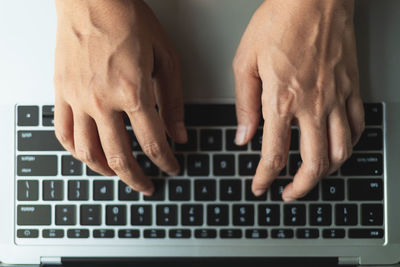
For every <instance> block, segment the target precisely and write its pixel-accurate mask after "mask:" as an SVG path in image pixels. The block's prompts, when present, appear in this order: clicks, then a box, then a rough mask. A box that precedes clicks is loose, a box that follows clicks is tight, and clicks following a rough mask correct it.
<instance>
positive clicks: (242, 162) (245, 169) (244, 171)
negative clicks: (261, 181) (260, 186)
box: [239, 154, 260, 176]
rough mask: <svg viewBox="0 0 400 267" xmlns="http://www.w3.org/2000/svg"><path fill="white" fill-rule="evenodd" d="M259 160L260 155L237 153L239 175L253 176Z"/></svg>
mask: <svg viewBox="0 0 400 267" xmlns="http://www.w3.org/2000/svg"><path fill="white" fill-rule="evenodd" d="M259 161H260V155H256V154H253V155H251V154H250V155H239V175H241V176H254V175H255V173H256V169H257V166H258V162H259Z"/></svg>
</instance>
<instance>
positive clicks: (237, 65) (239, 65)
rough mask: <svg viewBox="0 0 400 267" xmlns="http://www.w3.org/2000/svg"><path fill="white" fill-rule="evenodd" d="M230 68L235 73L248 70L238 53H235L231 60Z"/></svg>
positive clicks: (238, 73)
mask: <svg viewBox="0 0 400 267" xmlns="http://www.w3.org/2000/svg"><path fill="white" fill-rule="evenodd" d="M232 69H233V72H234V73H235V75H241V74H244V73H247V72H248V67H247V63H246V62H245V61H244V59H243V57H242V56H240V55H235V57H234V58H233V60H232Z"/></svg>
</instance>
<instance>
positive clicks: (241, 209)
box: [232, 205, 254, 225]
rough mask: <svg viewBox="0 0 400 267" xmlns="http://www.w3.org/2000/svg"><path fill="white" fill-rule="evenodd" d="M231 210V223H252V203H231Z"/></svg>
mask: <svg viewBox="0 0 400 267" xmlns="http://www.w3.org/2000/svg"><path fill="white" fill-rule="evenodd" d="M232 210H233V211H232V222H233V225H254V206H253V205H233V207H232Z"/></svg>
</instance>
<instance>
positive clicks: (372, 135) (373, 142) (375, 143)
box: [354, 128, 383, 151]
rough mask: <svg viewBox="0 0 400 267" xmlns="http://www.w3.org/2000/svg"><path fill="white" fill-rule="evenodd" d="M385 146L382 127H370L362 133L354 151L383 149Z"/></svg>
mask: <svg viewBox="0 0 400 267" xmlns="http://www.w3.org/2000/svg"><path fill="white" fill-rule="evenodd" d="M382 148H383V136H382V129H379V128H369V129H365V131H364V132H363V133H362V135H361V137H360V140H359V141H358V143H357V145H356V146H355V147H354V151H361V150H381V149H382Z"/></svg>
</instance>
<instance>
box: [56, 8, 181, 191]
mask: <svg viewBox="0 0 400 267" xmlns="http://www.w3.org/2000/svg"><path fill="white" fill-rule="evenodd" d="M56 6H57V13H58V29H57V48H56V55H55V78H54V83H55V88H56V91H55V95H56V99H55V132H56V136H57V138H58V140H59V141H60V142H61V144H62V145H63V146H64V147H65V148H66V149H67V150H68V151H69V152H71V154H72V155H73V156H74V157H76V158H78V159H79V160H81V161H83V162H85V163H86V164H87V165H88V166H89V167H90V168H91V169H93V170H94V171H96V172H99V173H101V174H103V175H107V176H112V175H115V174H116V175H118V176H119V177H120V178H121V179H122V180H123V181H124V182H125V183H126V184H128V185H129V186H130V187H132V188H133V189H134V190H136V191H140V192H143V193H144V194H145V195H151V194H152V193H153V191H154V186H153V184H152V182H151V181H150V180H149V179H148V178H147V177H145V175H144V174H143V172H142V170H141V168H140V166H139V165H138V163H137V162H136V160H135V158H134V157H133V155H132V149H131V145H130V140H129V137H128V132H127V131H126V129H125V124H124V121H123V115H124V113H126V114H127V115H128V116H129V119H130V122H131V124H132V128H133V131H134V133H135V135H136V137H137V139H138V141H139V143H140V145H141V147H142V149H143V151H144V153H145V154H147V156H148V157H149V158H150V159H151V160H152V161H153V162H154V163H155V164H156V165H158V166H159V167H160V168H161V169H162V170H163V171H165V172H167V173H170V174H172V175H173V174H177V173H178V172H179V164H178V162H177V160H176V159H175V157H174V155H173V153H172V151H171V149H170V147H169V145H168V142H167V139H166V134H165V132H166V131H167V133H168V135H169V136H170V137H171V139H172V140H173V141H175V142H178V143H182V142H186V140H187V134H186V130H185V127H184V123H183V99H182V93H181V90H182V88H181V83H180V72H179V66H178V65H179V63H178V59H177V56H176V54H175V52H174V51H173V49H172V46H171V44H170V43H169V41H168V40H167V37H166V35H165V33H164V32H163V30H162V27H161V25H160V24H159V22H158V21H157V19H156V17H155V16H154V14H153V13H152V11H151V9H150V8H149V7H148V6H147V5H146V4H145V3H144V2H143V1H130V0H114V1H108V0H85V1H64V0H57V1H56ZM155 104H157V105H158V107H159V112H158V113H157V110H156V109H155Z"/></svg>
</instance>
